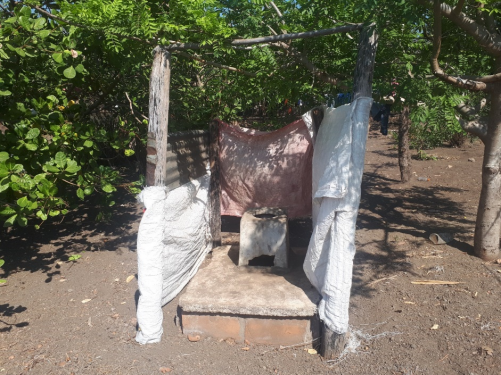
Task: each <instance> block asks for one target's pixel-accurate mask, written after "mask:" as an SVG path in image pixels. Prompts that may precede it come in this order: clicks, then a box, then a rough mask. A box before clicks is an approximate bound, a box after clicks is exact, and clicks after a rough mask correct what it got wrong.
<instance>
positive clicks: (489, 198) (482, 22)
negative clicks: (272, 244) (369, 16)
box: [421, 0, 501, 260]
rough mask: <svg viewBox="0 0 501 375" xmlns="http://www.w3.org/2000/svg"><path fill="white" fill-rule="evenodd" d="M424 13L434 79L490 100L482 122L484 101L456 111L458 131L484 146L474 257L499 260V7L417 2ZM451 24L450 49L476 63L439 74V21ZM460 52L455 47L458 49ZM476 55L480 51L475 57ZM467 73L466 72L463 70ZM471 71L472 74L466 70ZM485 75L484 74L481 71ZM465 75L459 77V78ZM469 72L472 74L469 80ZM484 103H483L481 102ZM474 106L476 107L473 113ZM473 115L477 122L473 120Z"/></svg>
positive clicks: (486, 1) (485, 1)
mask: <svg viewBox="0 0 501 375" xmlns="http://www.w3.org/2000/svg"><path fill="white" fill-rule="evenodd" d="M421 3H422V4H423V5H425V6H426V7H427V8H429V9H430V8H433V17H434V28H433V54H432V59H431V68H432V71H433V74H434V75H435V76H436V77H438V78H439V79H441V80H442V81H444V82H446V83H447V84H450V85H452V86H455V87H457V88H459V89H461V90H463V91H466V90H469V91H472V92H476V93H485V94H487V95H488V96H489V97H490V103H489V115H488V117H487V118H481V117H478V116H480V114H481V113H480V110H481V109H482V107H483V102H482V101H481V102H477V103H475V99H477V100H478V99H480V98H481V97H482V96H481V95H477V96H476V97H472V98H471V99H470V102H469V103H462V104H460V105H458V106H457V109H458V110H459V112H460V113H461V114H462V115H463V116H470V118H469V119H468V117H467V118H466V119H465V120H462V121H461V125H462V127H463V129H464V130H465V131H467V132H469V133H471V134H473V135H475V136H478V137H479V138H480V139H481V140H482V142H483V143H484V145H485V149H484V160H483V165H482V191H481V195H480V202H479V206H478V212H477V224H476V227H475V253H476V254H477V255H478V256H479V257H481V258H482V259H484V260H492V259H496V258H498V257H499V237H500V231H501V215H500V214H501V202H500V201H499V197H498V195H499V190H500V188H501V173H500V166H501V165H500V162H501V159H500V158H501V156H500V155H501V116H500V114H499V108H500V107H501V73H500V72H501V36H500V32H501V28H500V27H501V22H500V21H501V17H500V15H501V13H500V10H499V8H497V6H498V3H497V2H495V1H491V0H479V1H471V2H466V1H464V0H459V1H456V2H454V5H453V4H448V3H445V2H442V1H439V0H434V2H433V3H432V2H431V1H424V0H423V1H421ZM443 17H445V18H446V19H447V22H450V23H452V24H453V25H454V26H455V27H456V30H459V31H460V32H461V35H462V36H463V39H462V40H461V41H460V42H459V43H458V44H457V45H456V46H455V48H457V49H459V50H465V51H466V53H465V55H466V56H467V57H470V58H474V59H475V60H474V61H472V62H469V63H463V64H458V65H452V64H451V65H452V66H448V67H447V72H446V71H444V70H443V69H442V67H441V65H440V63H439V57H441V56H440V55H441V51H442V50H444V49H446V48H447V47H449V46H448V45H447V44H446V43H443V44H442V42H443V41H444V40H445V39H444V37H443V35H444V34H443V28H442V18H443ZM458 47H459V48H458ZM478 51H482V52H483V53H482V54H480V53H479V52H478ZM467 69H468V70H470V71H467ZM471 69H473V71H471ZM487 69H489V70H490V71H489V72H488V73H487V74H486V70H487ZM465 73H466V74H470V75H464V74H465ZM472 73H473V75H471V74H472ZM484 99H487V98H484ZM475 107H476V108H475ZM475 116H477V118H475Z"/></svg>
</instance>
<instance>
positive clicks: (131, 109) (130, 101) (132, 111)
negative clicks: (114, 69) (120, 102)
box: [125, 93, 144, 125]
mask: <svg viewBox="0 0 501 375" xmlns="http://www.w3.org/2000/svg"><path fill="white" fill-rule="evenodd" d="M125 96H126V97H127V100H128V101H129V105H130V112H131V113H132V116H134V118H135V119H136V121H137V122H139V123H140V124H141V125H142V124H143V122H142V121H141V120H139V119H138V118H137V117H136V115H135V113H134V108H132V100H130V98H129V94H128V93H125ZM143 117H144V116H143Z"/></svg>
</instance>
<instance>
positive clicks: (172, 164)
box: [167, 130, 209, 189]
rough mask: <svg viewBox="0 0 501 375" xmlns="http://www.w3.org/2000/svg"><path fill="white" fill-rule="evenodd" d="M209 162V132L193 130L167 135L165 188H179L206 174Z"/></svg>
mask: <svg viewBox="0 0 501 375" xmlns="http://www.w3.org/2000/svg"><path fill="white" fill-rule="evenodd" d="M208 162H209V132H208V131H203V130H193V131H188V132H180V133H173V134H169V136H168V146H167V186H168V187H169V188H171V189H174V188H176V187H179V186H181V185H183V184H185V183H187V182H189V181H191V180H194V179H197V178H198V177H201V176H203V175H204V174H205V173H206V166H207V164H208Z"/></svg>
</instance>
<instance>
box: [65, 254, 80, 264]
mask: <svg viewBox="0 0 501 375" xmlns="http://www.w3.org/2000/svg"><path fill="white" fill-rule="evenodd" d="M81 257H82V255H81V254H72V255H70V256H69V258H68V261H70V262H76V261H77V260H79V259H80V258H81Z"/></svg>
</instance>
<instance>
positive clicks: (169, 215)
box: [136, 175, 212, 344]
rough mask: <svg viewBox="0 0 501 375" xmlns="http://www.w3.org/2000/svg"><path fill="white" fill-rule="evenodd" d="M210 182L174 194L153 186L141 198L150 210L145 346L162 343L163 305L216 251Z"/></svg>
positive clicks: (143, 260)
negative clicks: (213, 241)
mask: <svg viewBox="0 0 501 375" xmlns="http://www.w3.org/2000/svg"><path fill="white" fill-rule="evenodd" d="M209 182H210V176H209V175H205V176H202V177H200V178H199V179H197V180H194V181H191V182H189V183H187V184H184V185H182V186H180V187H178V188H176V189H174V190H171V191H169V190H168V189H167V188H165V187H158V186H152V187H147V188H145V189H144V190H143V191H142V192H141V194H140V195H139V197H138V199H139V200H140V201H142V202H143V203H144V205H145V207H146V211H145V213H144V215H143V218H142V220H141V223H140V225H139V231H138V238H137V261H138V285H139V292H140V297H139V301H138V306H137V322H138V325H139V330H138V332H137V334H136V341H137V342H139V343H140V344H147V343H155V342H159V341H160V339H161V336H162V333H163V329H162V320H163V314H162V306H163V305H165V304H166V303H167V302H169V301H170V300H172V299H173V298H174V297H175V296H176V295H177V294H178V293H179V292H180V291H181V290H182V289H183V288H184V287H185V285H186V284H187V283H188V282H189V281H190V279H191V278H192V277H193V276H194V275H195V273H196V272H197V270H198V268H199V267H200V264H201V263H202V261H203V259H204V257H205V255H206V254H207V253H208V252H209V251H210V250H211V248H212V239H211V234H210V224H209V223H210V220H209V215H210V204H209V203H210V201H209Z"/></svg>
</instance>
